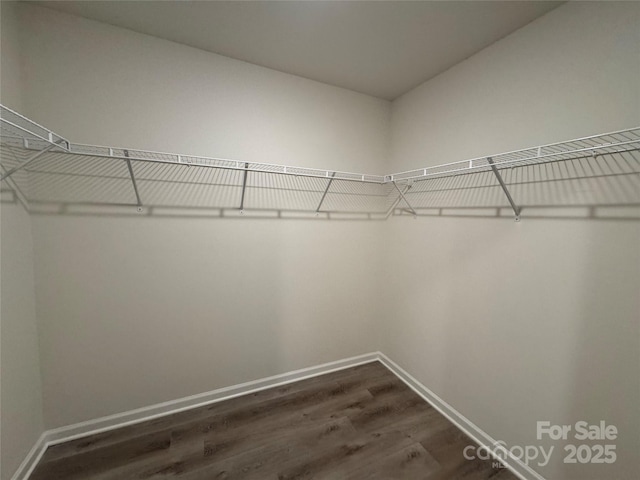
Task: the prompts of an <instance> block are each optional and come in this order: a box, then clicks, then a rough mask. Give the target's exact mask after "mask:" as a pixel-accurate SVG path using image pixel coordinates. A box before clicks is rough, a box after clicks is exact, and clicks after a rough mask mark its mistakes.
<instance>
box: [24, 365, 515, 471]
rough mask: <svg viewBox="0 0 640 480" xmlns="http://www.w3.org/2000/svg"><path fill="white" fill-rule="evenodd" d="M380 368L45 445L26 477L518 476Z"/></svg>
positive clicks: (369, 367)
mask: <svg viewBox="0 0 640 480" xmlns="http://www.w3.org/2000/svg"><path fill="white" fill-rule="evenodd" d="M470 444H472V442H471V440H470V439H468V438H467V437H466V436H465V435H464V434H463V433H462V432H460V431H459V430H458V429H457V428H456V427H455V426H454V425H452V424H451V423H450V422H449V421H448V420H447V419H445V418H444V417H443V416H442V415H440V414H439V413H438V412H437V411H436V410H435V409H434V408H433V407H431V406H430V405H429V404H427V403H426V402H425V401H424V400H422V398H420V397H419V396H418V395H417V394H416V393H414V392H413V391H412V390H411V389H409V388H408V387H407V386H406V385H405V384H404V383H402V382H401V381H400V380H399V379H398V378H397V377H396V376H395V375H393V374H392V373H391V372H390V371H389V370H387V369H386V368H385V367H384V366H383V365H382V364H380V363H378V362H374V363H368V364H366V365H361V366H358V367H354V368H349V369H346V370H341V371H339V372H334V373H330V374H327V375H323V376H320V377H315V378H311V379H307V380H303V381H300V382H296V383H292V384H289V385H286V386H282V387H276V388H272V389H269V390H264V391H261V392H257V393H254V394H249V395H245V396H242V397H238V398H234V399H231V400H227V401H224V402H219V403H214V404H211V405H208V406H205V407H200V408H196V409H192V410H189V411H186V412H181V413H176V414H173V415H169V416H166V417H162V418H159V419H155V420H151V421H148V422H144V423H139V424H137V425H131V426H128V427H123V428H120V429H118V430H113V431H110V432H105V433H101V434H97V435H93V436H91V437H85V438H82V439H78V440H74V441H71V442H67V443H64V444H61V445H56V446H53V447H50V448H49V449H47V451H46V452H45V454H44V456H43V458H42V460H41V461H40V463H39V464H38V466H37V467H36V469H35V471H34V473H33V474H32V475H31V477H30V480H57V479H64V480H81V479H82V480H85V479H87V480H89V479H90V480H141V479H145V480H160V479H164V480H168V479H176V480H178V479H179V480H232V479H243V480H252V479H260V480H308V479H331V480H334V479H335V480H340V479H425V480H445V479H467V480H481V479H489V478H491V479H493V480H515V478H516V477H515V476H514V475H512V474H511V473H510V472H509V471H508V470H506V469H504V468H502V469H499V468H493V467H492V464H491V462H489V461H484V462H483V461H480V460H474V461H469V460H465V459H464V457H463V455H462V452H463V449H464V447H465V446H467V445H470Z"/></svg>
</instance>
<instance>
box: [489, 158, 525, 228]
mask: <svg viewBox="0 0 640 480" xmlns="http://www.w3.org/2000/svg"><path fill="white" fill-rule="evenodd" d="M487 162H488V163H489V165H491V170H493V174H494V175H495V176H496V178H497V179H498V183H499V184H500V187H501V188H502V191H503V192H504V194H505V195H506V197H507V200H509V205H511V208H512V209H513V213H514V214H515V215H516V222H519V221H520V211H521V209H520V207H518V206H517V205H516V202H514V201H513V197H512V196H511V193H509V189H508V188H507V186H506V185H505V183H504V180H502V176H501V175H500V172H499V171H498V169H497V168H496V165H495V164H494V163H493V159H492V158H491V157H487Z"/></svg>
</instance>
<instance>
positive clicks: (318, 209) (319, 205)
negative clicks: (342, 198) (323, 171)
mask: <svg viewBox="0 0 640 480" xmlns="http://www.w3.org/2000/svg"><path fill="white" fill-rule="evenodd" d="M335 176H336V172H333V173H332V174H331V178H330V179H329V183H327V188H325V189H324V193H323V194H322V198H321V199H320V203H319V204H318V208H316V213H319V212H320V207H322V203H323V202H324V198H325V197H326V196H327V193H328V192H329V188H331V184H332V183H333V178H334V177H335Z"/></svg>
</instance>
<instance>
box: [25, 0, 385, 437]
mask: <svg viewBox="0 0 640 480" xmlns="http://www.w3.org/2000/svg"><path fill="white" fill-rule="evenodd" d="M18 8H19V10H20V13H21V27H22V32H23V36H22V48H23V50H24V55H23V61H24V74H25V76H24V89H25V90H24V91H26V92H28V96H25V99H24V104H25V105H24V113H25V114H26V115H27V116H29V117H31V118H33V119H34V120H36V121H38V122H41V123H43V124H44V125H47V126H49V127H50V128H52V129H53V130H55V131H56V132H59V133H61V134H63V135H67V136H68V137H70V138H71V139H73V140H74V141H77V142H88V143H95V144H111V145H122V146H133V147H144V148H147V149H155V150H165V151H167V150H168V151H177V152H180V153H194V154H201V155H208V156H221V157H230V158H238V159H241V160H255V161H263V162H276V163H284V164H287V163H288V164H294V165H302V166H310V167H322V168H336V169H342V170H352V171H361V170H363V171H365V172H384V171H385V170H386V166H385V161H386V159H387V153H388V152H387V148H388V141H387V135H388V131H389V129H388V120H389V113H390V105H389V103H388V102H385V101H381V100H377V99H373V98H371V97H367V96H365V95H361V94H356V93H353V92H349V91H346V90H342V89H339V88H335V87H330V86H327V85H323V84H320V83H316V82H312V81H309V80H304V79H300V78H297V77H294V76H290V75H286V74H282V73H278V72H275V71H271V70H268V69H265V68H261V67H256V66H252V65H249V64H246V63H243V62H239V61H235V60H231V59H228V58H224V57H220V56H217V55H213V54H209V53H205V52H202V51H199V50H195V49H192V48H189V47H186V46H182V45H178V44H174V43H171V42H167V41H163V40H160V39H156V38H152V37H148V36H144V35H140V34H136V33H133V32H130V31H127V30H123V29H118V28H115V27H111V26H108V25H104V24H99V23H96V22H92V21H88V20H85V19H81V18H78V17H72V16H68V15H64V14H60V13H58V12H54V11H51V10H48V9H43V8H39V7H34V6H30V5H20V6H19V7H18ZM32 218H33V228H34V239H35V259H36V291H37V312H38V318H39V327H40V331H41V341H40V350H41V360H42V372H43V391H44V401H45V406H44V412H45V424H46V427H47V428H51V427H57V426H60V425H66V424H70V423H74V422H78V421H82V420H86V419H90V418H95V417H99V416H101V415H107V414H111V413H116V412H120V411H124V410H128V409H132V408H136V407H141V406H144V405H149V404H153V403H156V402H161V401H165V400H170V399H175V398H179V397H182V396H185V395H190V394H195V393H198V392H203V391H208V390H211V389H214V388H218V387H222V386H227V385H230V384H236V383H239V382H244V381H248V380H251V379H256V378H260V377H264V376H267V375H273V374H276V373H280V372H285V371H289V370H293V369H297V368H302V367H305V366H310V365H315V364H319V363H323V362H326V361H331V360H336V359H339V358H344V357H349V356H352V355H357V354H360V353H365V352H368V351H372V350H377V348H378V343H377V338H376V337H375V332H374V328H373V327H374V325H376V324H377V320H378V317H379V315H380V313H379V310H378V308H377V304H376V302H375V299H376V298H378V296H379V289H380V288H381V280H379V279H381V277H382V275H380V273H379V269H380V267H381V265H380V264H379V262H377V259H378V258H379V255H380V253H381V251H382V243H381V242H382V241H383V238H382V234H381V232H382V228H383V224H382V223H380V222H370V223H369V222H350V221H338V222H329V221H290V220H282V221H274V220H246V219H245V220H243V221H238V220H233V219H231V220H220V219H217V220H202V219H182V218H179V219H170V218H162V219H150V218H144V217H140V216H136V217H134V218H120V217H111V218H109V217H101V218H96V217H71V216H62V217H56V216H39V215H33V216H32Z"/></svg>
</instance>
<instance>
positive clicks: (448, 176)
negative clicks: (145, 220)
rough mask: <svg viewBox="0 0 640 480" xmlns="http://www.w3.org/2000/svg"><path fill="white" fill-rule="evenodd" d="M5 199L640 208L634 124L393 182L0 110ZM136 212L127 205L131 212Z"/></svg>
mask: <svg viewBox="0 0 640 480" xmlns="http://www.w3.org/2000/svg"><path fill="white" fill-rule="evenodd" d="M0 140H1V142H0V170H1V178H2V187H3V199H4V198H5V197H7V196H8V197H9V200H8V201H20V202H21V203H23V204H24V206H25V207H26V208H27V209H28V210H30V211H34V212H39V213H67V212H71V211H75V212H82V211H86V212H89V211H95V209H110V208H118V209H125V210H126V211H127V212H131V211H135V212H137V213H142V214H148V215H154V214H156V215H167V214H168V215H173V214H187V215H194V214H196V215H202V214H204V215H206V216H214V217H235V216H252V217H254V216H257V217H264V218H289V217H293V218H297V217H303V218H306V217H310V218H325V219H327V218H329V219H331V218H333V219H340V218H351V219H372V220H373V219H378V220H381V219H386V218H388V217H389V216H390V215H412V216H414V217H415V216H418V215H421V214H426V215H429V214H434V212H435V214H442V212H443V211H445V210H451V209H480V208H482V209H495V211H496V212H497V213H496V214H497V215H498V216H501V212H502V211H505V210H510V211H511V213H512V214H513V215H515V218H516V220H519V219H520V215H521V213H522V210H523V208H531V207H556V206H587V207H591V208H595V207H599V206H612V207H616V206H635V207H637V206H640V127H638V128H631V129H627V130H623V131H618V132H612V133H606V134H601V135H595V136H591V137H585V138H580V139H575V140H569V141H565V142H558V143H553V144H549V145H543V146H539V147H534V148H528V149H523V150H517V151H513V152H507V153H503V154H499V155H494V156H491V157H481V158H475V159H471V160H465V161H460V162H453V163H448V164H443V165H438V166H434V167H425V168H421V169H415V170H410V171H406V172H401V173H395V174H391V175H370V174H363V173H351V172H340V171H331V170H319V169H313V168H304V167H295V166H284V165H274V164H266V163H256V162H244V161H240V160H230V159H221V158H209V157H200V156H192V155H180V154H175V153H164V152H153V151H146V150H139V149H126V148H116V147H103V146H96V145H84V144H76V143H71V142H70V141H69V140H67V139H66V138H64V137H62V136H60V135H58V134H56V133H54V132H52V131H50V130H48V129H47V128H45V127H43V126H42V125H39V124H37V123H35V122H33V121H32V120H29V119H28V118H26V117H24V116H22V115H20V114H19V113H17V112H15V111H13V110H11V109H9V108H6V107H4V106H1V105H0ZM132 207H133V208H132Z"/></svg>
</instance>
